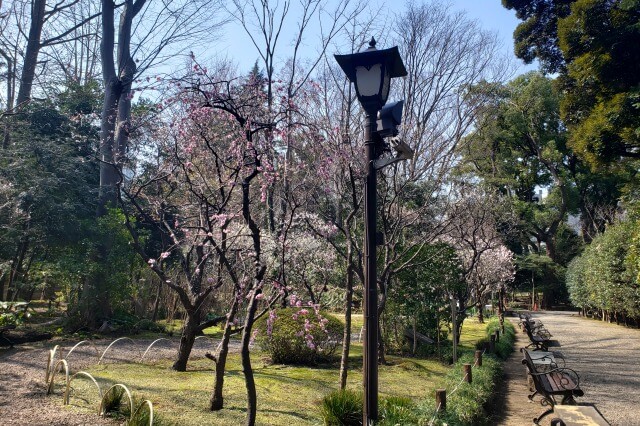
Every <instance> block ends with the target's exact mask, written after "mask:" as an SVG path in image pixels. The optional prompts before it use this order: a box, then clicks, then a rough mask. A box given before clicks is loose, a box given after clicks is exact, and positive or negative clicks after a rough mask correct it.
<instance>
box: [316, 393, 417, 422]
mask: <svg viewBox="0 0 640 426" xmlns="http://www.w3.org/2000/svg"><path fill="white" fill-rule="evenodd" d="M362 398H363V396H362V392H360V391H353V390H349V389H346V390H337V391H334V392H331V393H330V394H328V395H327V396H325V397H324V398H323V399H322V405H321V414H322V419H323V421H324V424H325V425H328V426H357V425H361V424H362ZM378 415H379V417H380V420H379V421H378V423H377V424H379V425H380V426H393V425H398V424H401V425H408V424H418V422H419V419H418V416H417V412H416V405H415V403H414V402H413V401H412V400H411V399H410V398H405V397H399V396H388V397H383V398H380V406H379V412H378Z"/></svg>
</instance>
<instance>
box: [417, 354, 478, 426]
mask: <svg viewBox="0 0 640 426" xmlns="http://www.w3.org/2000/svg"><path fill="white" fill-rule="evenodd" d="M486 351H487V349H486V348H485V349H484V350H483V351H482V353H481V354H480V357H478V356H476V358H475V361H474V363H473V365H472V366H471V368H475V367H478V364H479V363H480V364H481V363H482V357H483V356H484V354H485V352H486ZM468 378H469V372H466V373H465V374H464V376H463V377H462V379H461V380H460V381H459V382H458V383H457V384H456V386H455V387H454V388H453V390H452V391H451V392H446V389H444V390H445V392H444V398H445V400H446V395H447V394H448V395H449V396H452V395H454V394H455V393H456V392H457V391H458V389H460V386H461V385H462V383H464V382H466V381H467V379H468ZM436 392H437V391H436ZM436 398H438V395H436ZM441 408H442V400H439V401H438V405H437V407H436V412H435V413H434V414H433V417H432V418H431V421H430V422H429V426H433V424H434V422H435V421H436V418H437V417H438V413H439V412H440V409H441Z"/></svg>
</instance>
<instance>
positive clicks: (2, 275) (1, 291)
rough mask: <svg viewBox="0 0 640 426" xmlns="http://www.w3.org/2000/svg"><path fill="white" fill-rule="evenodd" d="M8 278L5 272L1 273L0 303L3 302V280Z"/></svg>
mask: <svg viewBox="0 0 640 426" xmlns="http://www.w3.org/2000/svg"><path fill="white" fill-rule="evenodd" d="M8 276H9V274H7V272H6V271H2V273H1V274H0V302H4V287H5V279H6V277H8Z"/></svg>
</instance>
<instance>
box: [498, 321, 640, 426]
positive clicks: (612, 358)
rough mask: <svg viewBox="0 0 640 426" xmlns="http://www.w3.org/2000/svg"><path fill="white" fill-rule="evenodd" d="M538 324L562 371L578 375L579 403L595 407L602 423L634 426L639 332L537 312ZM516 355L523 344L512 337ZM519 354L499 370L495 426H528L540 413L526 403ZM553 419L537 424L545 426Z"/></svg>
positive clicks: (639, 424) (639, 408) (639, 382)
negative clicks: (557, 354) (501, 380)
mask: <svg viewBox="0 0 640 426" xmlns="http://www.w3.org/2000/svg"><path fill="white" fill-rule="evenodd" d="M533 316H534V318H536V319H540V320H541V321H542V322H543V324H544V325H545V326H546V327H547V329H548V330H549V331H550V332H551V334H552V335H553V338H552V339H553V341H554V347H552V348H550V349H551V350H554V351H560V352H562V354H563V355H564V357H565V360H566V367H569V368H572V369H573V370H575V371H576V372H578V374H579V375H580V387H581V388H582V389H583V390H584V396H583V397H581V398H577V401H578V402H579V403H590V404H595V405H596V407H598V409H599V410H600V412H601V413H602V414H603V415H604V417H605V418H606V419H607V420H608V421H609V422H610V423H611V424H612V425H618V426H640V404H638V395H639V390H640V369H639V368H638V367H640V355H639V354H640V330H636V329H629V328H626V327H622V326H617V325H615V324H608V323H603V322H601V321H596V320H591V319H585V318H581V317H579V316H578V315H577V314H575V313H572V312H540V313H536V314H534V315H533ZM517 337H518V340H517V342H516V349H519V348H520V347H523V346H525V345H526V344H527V343H528V341H527V340H528V339H527V337H526V335H525V334H524V333H518V335H517ZM521 359H522V357H521V355H520V352H518V351H516V352H514V353H513V354H512V355H511V357H510V358H509V360H508V362H507V363H506V364H505V382H504V386H503V387H502V389H501V394H500V395H499V397H498V401H500V400H502V401H503V404H502V406H500V404H499V403H498V406H497V409H498V412H501V413H502V414H501V415H500V416H499V420H498V422H497V423H498V424H500V425H505V426H520V425H531V424H532V420H533V418H534V417H536V416H538V415H540V414H541V413H542V412H543V411H544V410H545V409H546V408H545V407H542V406H541V405H540V404H539V402H538V401H539V398H536V402H534V403H530V402H528V399H527V395H528V394H529V393H530V392H528V386H527V380H526V373H525V369H524V366H523V365H522V364H521ZM552 418H553V416H551V415H550V416H547V417H545V419H544V420H543V422H542V423H541V424H543V425H548V424H549V421H550V420H551V419H552Z"/></svg>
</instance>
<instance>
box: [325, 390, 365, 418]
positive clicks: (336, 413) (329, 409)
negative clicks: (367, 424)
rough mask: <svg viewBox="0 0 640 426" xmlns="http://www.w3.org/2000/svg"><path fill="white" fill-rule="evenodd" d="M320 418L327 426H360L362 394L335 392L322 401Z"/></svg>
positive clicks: (346, 391)
mask: <svg viewBox="0 0 640 426" xmlns="http://www.w3.org/2000/svg"><path fill="white" fill-rule="evenodd" d="M321 411H322V418H323V420H324V424H325V425H327V426H351V425H361V424H362V392H356V391H353V390H349V389H345V390H337V391H334V392H331V393H330V394H329V395H327V396H325V397H324V398H323V400H322V410H321Z"/></svg>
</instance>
